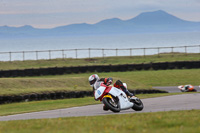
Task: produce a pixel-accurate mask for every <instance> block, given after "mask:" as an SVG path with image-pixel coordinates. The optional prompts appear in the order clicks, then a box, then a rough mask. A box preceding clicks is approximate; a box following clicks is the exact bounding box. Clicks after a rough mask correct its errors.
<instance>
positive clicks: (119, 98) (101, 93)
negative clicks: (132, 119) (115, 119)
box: [94, 83, 144, 112]
mask: <svg viewBox="0 0 200 133" xmlns="http://www.w3.org/2000/svg"><path fill="white" fill-rule="evenodd" d="M123 84H124V86H125V87H126V88H127V85H126V83H123ZM94 87H95V88H97V89H96V91H95V94H94V96H95V99H96V100H100V101H102V102H103V103H104V104H105V106H106V107H107V108H109V109H110V110H111V111H113V112H120V111H121V110H126V109H130V108H132V109H133V110H135V111H141V110H142V109H143V108H144V106H143V103H142V101H141V100H140V99H139V98H137V97H134V98H129V97H127V95H126V94H125V93H124V92H123V91H122V90H120V89H118V88H116V87H113V86H106V85H104V84H102V83H97V84H95V86H94Z"/></svg>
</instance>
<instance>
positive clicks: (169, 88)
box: [153, 86, 200, 93]
mask: <svg viewBox="0 0 200 133" xmlns="http://www.w3.org/2000/svg"><path fill="white" fill-rule="evenodd" d="M153 88H155V89H159V90H165V91H167V92H169V93H175V92H181V91H180V90H179V89H178V86H157V87H153ZM194 89H196V90H197V92H200V88H199V86H194Z"/></svg>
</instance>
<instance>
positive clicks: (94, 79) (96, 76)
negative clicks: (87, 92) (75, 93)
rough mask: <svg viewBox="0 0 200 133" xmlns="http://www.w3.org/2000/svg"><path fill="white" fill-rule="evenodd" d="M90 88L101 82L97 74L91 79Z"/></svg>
mask: <svg viewBox="0 0 200 133" xmlns="http://www.w3.org/2000/svg"><path fill="white" fill-rule="evenodd" d="M88 80H89V83H90V86H92V87H93V86H94V84H95V82H96V81H98V80H99V76H98V75H97V74H93V75H91V76H90V77H89V79H88Z"/></svg>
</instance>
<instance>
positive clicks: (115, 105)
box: [102, 97, 120, 113]
mask: <svg viewBox="0 0 200 133" xmlns="http://www.w3.org/2000/svg"><path fill="white" fill-rule="evenodd" d="M102 101H103V103H104V104H105V106H106V107H107V108H109V109H110V110H111V111H113V112H115V113H117V112H120V107H119V105H118V102H117V100H114V102H113V101H112V99H110V98H108V97H105V98H103V100H102Z"/></svg>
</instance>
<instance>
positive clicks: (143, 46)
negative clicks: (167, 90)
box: [0, 32, 200, 61]
mask: <svg viewBox="0 0 200 133" xmlns="http://www.w3.org/2000/svg"><path fill="white" fill-rule="evenodd" d="M185 46H186V47H185ZM169 52H186V53H200V32H181V33H151V34H150V33H148V34H126V35H124V34H123V35H98V36H96V35H90V36H89V35H88V36H62V37H60V36H56V37H32V38H31V37H29V38H25V37H24V38H0V61H15V60H20V61H22V60H39V59H55V58H92V57H108V56H140V55H153V54H160V53H169Z"/></svg>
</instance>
